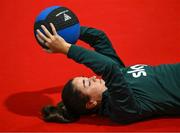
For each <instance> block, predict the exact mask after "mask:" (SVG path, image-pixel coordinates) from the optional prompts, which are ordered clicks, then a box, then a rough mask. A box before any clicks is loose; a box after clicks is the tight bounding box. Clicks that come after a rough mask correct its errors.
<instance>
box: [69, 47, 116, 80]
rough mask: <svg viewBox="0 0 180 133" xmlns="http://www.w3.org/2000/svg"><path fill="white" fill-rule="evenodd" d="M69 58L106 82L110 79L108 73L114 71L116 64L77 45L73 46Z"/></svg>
mask: <svg viewBox="0 0 180 133" xmlns="http://www.w3.org/2000/svg"><path fill="white" fill-rule="evenodd" d="M67 56H68V58H71V59H73V60H74V61H75V62H77V63H79V64H84V65H85V66H87V67H88V68H90V69H91V70H92V71H93V72H95V73H96V74H97V75H100V76H102V78H103V79H104V80H105V81H107V79H108V77H107V76H108V73H109V72H111V71H112V70H111V69H112V66H113V65H114V64H116V63H115V62H114V61H113V60H111V59H110V58H108V57H106V56H104V55H102V54H99V53H97V52H95V51H92V50H87V49H85V48H83V47H80V46H77V45H71V47H70V49H69V51H68V54H67Z"/></svg>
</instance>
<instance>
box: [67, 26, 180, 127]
mask: <svg viewBox="0 0 180 133" xmlns="http://www.w3.org/2000/svg"><path fill="white" fill-rule="evenodd" d="M79 39H80V40H82V41H84V42H86V43H88V44H90V45H91V46H92V47H93V48H94V49H95V51H93V50H87V49H85V48H82V47H80V46H77V45H72V46H71V47H70V49H69V52H68V55H67V56H68V58H71V59H73V60H74V61H76V62H78V63H80V64H84V65H86V66H87V67H89V68H90V69H91V70H93V71H94V72H95V73H96V74H97V75H101V76H102V78H103V79H104V80H105V83H106V84H105V85H106V87H107V88H108V90H107V91H105V92H104V93H103V98H102V103H101V106H100V109H99V113H100V114H101V115H106V116H108V117H110V118H111V119H112V120H113V121H116V122H120V123H129V122H134V121H139V120H143V119H145V118H149V117H152V116H159V115H178V114H180V64H169V65H160V66H154V67H153V66H148V65H144V64H138V65H134V66H130V67H125V65H124V64H123V62H122V61H121V60H120V59H119V57H118V56H117V54H116V52H115V50H114V49H113V47H112V45H111V42H110V40H109V39H108V37H107V36H106V34H105V33H104V32H102V31H101V30H97V29H94V28H88V27H81V34H80V38H79Z"/></svg>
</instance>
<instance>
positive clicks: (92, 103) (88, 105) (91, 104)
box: [86, 100, 97, 109]
mask: <svg viewBox="0 0 180 133" xmlns="http://www.w3.org/2000/svg"><path fill="white" fill-rule="evenodd" d="M96 106H97V101H94V100H90V101H88V102H87V103H86V109H93V108H94V107H96Z"/></svg>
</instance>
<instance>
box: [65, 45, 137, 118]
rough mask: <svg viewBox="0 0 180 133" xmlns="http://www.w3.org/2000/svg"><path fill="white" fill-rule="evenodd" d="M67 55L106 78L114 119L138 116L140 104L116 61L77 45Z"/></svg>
mask: <svg viewBox="0 0 180 133" xmlns="http://www.w3.org/2000/svg"><path fill="white" fill-rule="evenodd" d="M67 56H68V58H71V59H73V60H74V61H76V62H77V63H80V64H84V65H86V66H87V67H89V68H90V69H91V70H93V71H94V72H95V73H96V74H97V75H100V76H102V78H103V79H104V80H105V83H106V87H107V88H108V92H109V100H108V101H109V104H110V107H111V111H112V114H111V118H112V119H114V120H116V119H117V118H118V120H122V121H125V120H131V119H132V118H133V117H136V116H137V112H138V104H137V102H136V100H135V98H134V95H133V93H132V90H131V89H129V88H128V85H127V83H126V81H125V79H124V76H123V74H122V71H121V69H120V68H119V66H118V65H117V63H116V62H114V61H113V60H112V59H110V58H108V57H106V56H105V55H102V54H99V53H98V52H96V51H92V50H87V49H84V48H82V47H80V46H77V45H72V46H71V47H70V49H69V52H68V55H67Z"/></svg>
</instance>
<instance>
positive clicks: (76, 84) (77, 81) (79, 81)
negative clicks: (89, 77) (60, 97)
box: [72, 77, 83, 86]
mask: <svg viewBox="0 0 180 133" xmlns="http://www.w3.org/2000/svg"><path fill="white" fill-rule="evenodd" d="M82 80H83V77H75V78H74V79H73V81H72V83H73V85H75V86H78V85H79V84H81V83H82Z"/></svg>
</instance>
